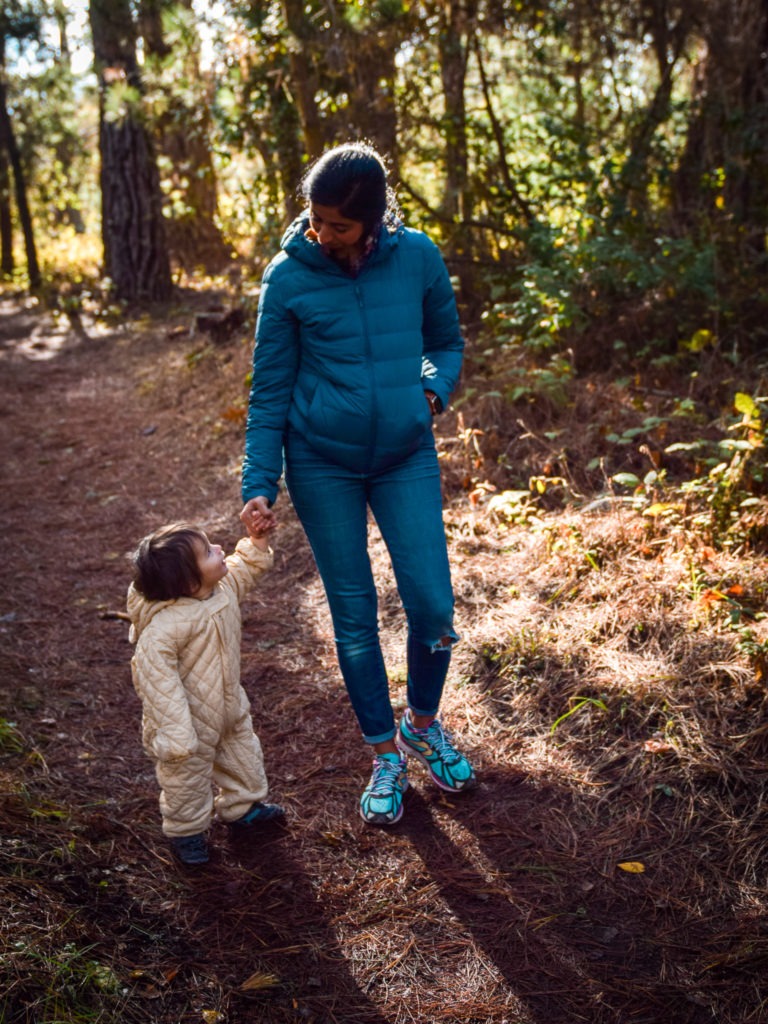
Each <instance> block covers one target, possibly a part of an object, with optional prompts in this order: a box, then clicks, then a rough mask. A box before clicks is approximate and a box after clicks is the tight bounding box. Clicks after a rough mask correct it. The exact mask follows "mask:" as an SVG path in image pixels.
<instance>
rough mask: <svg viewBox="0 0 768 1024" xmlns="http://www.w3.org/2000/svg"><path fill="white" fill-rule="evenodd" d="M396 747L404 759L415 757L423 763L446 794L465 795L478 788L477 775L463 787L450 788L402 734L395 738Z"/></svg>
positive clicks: (430, 775)
mask: <svg viewBox="0 0 768 1024" xmlns="http://www.w3.org/2000/svg"><path fill="white" fill-rule="evenodd" d="M395 745H396V746H397V749H398V750H399V751H400V753H401V754H402V755H403V756H404V757H415V758H416V760H417V761H421V763H422V764H423V765H424V767H425V768H426V769H427V771H428V772H429V777H430V779H432V781H433V782H434V784H435V785H436V786H439V787H440V789H442V790H444V792H446V793H465V792H466V791H467V790H469V789H474V788H475V787H476V786H477V778H476V776H475V775H472V776H470V778H468V779H467V780H466V782H464V783H463V784H462V785H461V786H449V785H448V784H447V783H446V782H444V781H443V780H442V779H440V778H438V777H437V775H435V773H434V772H433V771H432V765H431V764H430V763H429V761H428V760H427V758H426V757H425V756H424V754H422V753H421V752H420V751H419V750H414V749H413V747H411V746H409V744H408V743H407V741H406V740H405V739H403V737H402V734H401V733H399V732H398V734H397V735H396V736H395Z"/></svg>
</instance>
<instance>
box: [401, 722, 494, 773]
mask: <svg viewBox="0 0 768 1024" xmlns="http://www.w3.org/2000/svg"><path fill="white" fill-rule="evenodd" d="M395 742H396V743H397V746H398V748H399V749H400V752H401V753H402V754H404V755H406V756H412V757H415V758H417V759H418V760H419V761H421V763H422V764H423V765H425V766H426V768H427V770H428V771H429V774H430V776H431V777H432V781H433V782H434V783H436V784H437V785H438V786H439V787H440V788H441V789H445V790H447V791H448V792H449V793H460V792H462V791H463V790H465V789H472V788H474V787H475V786H476V785H477V779H476V778H475V772H474V769H473V768H472V765H471V764H470V763H469V761H468V760H467V759H466V757H464V755H463V754H460V753H459V751H458V750H457V749H456V748H455V747H454V745H453V741H452V739H451V736H450V735H449V733H447V732H446V731H445V729H443V727H442V725H441V724H440V722H439V720H438V719H437V718H436V719H435V720H434V721H433V722H431V723H430V725H428V726H427V728H426V729H417V728H416V727H415V726H414V724H413V722H412V720H411V714H410V711H406V713H405V714H404V715H403V717H402V720H401V722H400V728H399V729H398V731H397V736H396V737H395Z"/></svg>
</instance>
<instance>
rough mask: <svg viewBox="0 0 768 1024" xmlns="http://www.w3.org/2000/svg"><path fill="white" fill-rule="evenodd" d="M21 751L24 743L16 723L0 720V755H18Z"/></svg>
mask: <svg viewBox="0 0 768 1024" xmlns="http://www.w3.org/2000/svg"><path fill="white" fill-rule="evenodd" d="M23 749H24V742H23V740H22V738H21V736H20V734H19V732H18V730H17V728H16V723H15V722H9V721H8V720H7V719H5V718H0V754H19V753H21V751H22V750H23Z"/></svg>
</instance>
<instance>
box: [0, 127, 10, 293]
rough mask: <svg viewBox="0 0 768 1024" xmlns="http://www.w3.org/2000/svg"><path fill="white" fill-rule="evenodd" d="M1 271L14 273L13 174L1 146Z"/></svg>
mask: <svg viewBox="0 0 768 1024" xmlns="http://www.w3.org/2000/svg"><path fill="white" fill-rule="evenodd" d="M0 273H2V275H3V276H4V277H10V276H11V275H12V274H13V220H12V218H11V176H10V173H9V168H8V158H7V156H6V153H5V150H4V149H3V148H2V146H0Z"/></svg>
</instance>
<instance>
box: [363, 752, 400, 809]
mask: <svg viewBox="0 0 768 1024" xmlns="http://www.w3.org/2000/svg"><path fill="white" fill-rule="evenodd" d="M406 789H408V762H407V761H406V760H405V758H403V757H400V755H399V754H376V756H375V757H374V759H373V773H372V774H371V780H370V782H369V783H368V785H367V786H366V787H365V789H364V791H363V795H362V796H361V798H360V814H361V816H362V819H363V821H367V822H368V824H369V825H394V824H395V822H397V821H400V819H401V818H402V816H403V793H404V792H405V791H406Z"/></svg>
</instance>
